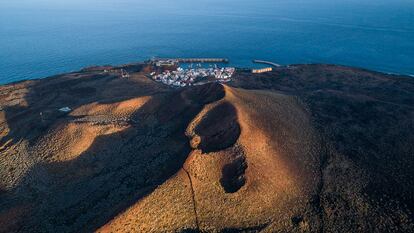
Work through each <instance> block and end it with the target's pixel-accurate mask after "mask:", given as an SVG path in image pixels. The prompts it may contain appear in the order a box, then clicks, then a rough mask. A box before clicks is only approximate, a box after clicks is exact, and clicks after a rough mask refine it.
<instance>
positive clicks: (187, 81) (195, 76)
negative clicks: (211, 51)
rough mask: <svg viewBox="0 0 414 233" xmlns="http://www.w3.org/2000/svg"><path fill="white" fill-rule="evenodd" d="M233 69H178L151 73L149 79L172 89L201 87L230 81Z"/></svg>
mask: <svg viewBox="0 0 414 233" xmlns="http://www.w3.org/2000/svg"><path fill="white" fill-rule="evenodd" d="M235 70H236V69H235V68H233V67H225V68H224V67H223V68H219V67H217V66H216V67H215V68H195V69H191V68H190V69H183V68H181V67H178V68H177V70H173V71H170V70H166V71H163V72H162V73H159V74H157V73H156V72H152V73H151V78H152V79H153V80H155V81H157V82H161V83H164V84H166V85H169V86H174V87H186V86H192V85H201V84H205V83H208V82H220V83H225V82H229V81H231V77H232V76H233V74H234V72H235Z"/></svg>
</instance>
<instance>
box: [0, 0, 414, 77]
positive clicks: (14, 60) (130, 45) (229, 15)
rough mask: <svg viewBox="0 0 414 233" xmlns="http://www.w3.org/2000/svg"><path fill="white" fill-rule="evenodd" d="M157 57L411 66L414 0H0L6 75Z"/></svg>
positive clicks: (0, 51)
mask: <svg viewBox="0 0 414 233" xmlns="http://www.w3.org/2000/svg"><path fill="white" fill-rule="evenodd" d="M151 57H226V58H229V59H230V61H231V65H234V66H237V67H252V66H253V65H252V63H251V60H252V59H263V60H270V61H274V62H276V63H280V64H298V63H331V64H342V65H348V66H357V67H363V68H367V69H372V70H377V71H382V72H390V73H398V74H414V0H150V1H149V0H145V1H143V0H18V1H17V0H0V83H9V82H13V81H19V80H24V79H33V78H42V77H46V76H51V75H55V74H59V73H65V72H70V71H74V70H79V69H80V68H82V67H85V66H91V65H104V64H123V63H128V62H133V61H142V60H146V59H149V58H151Z"/></svg>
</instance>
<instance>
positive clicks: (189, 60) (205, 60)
mask: <svg viewBox="0 0 414 233" xmlns="http://www.w3.org/2000/svg"><path fill="white" fill-rule="evenodd" d="M176 60H177V61H178V62H179V63H229V59H227V58H177V59H176Z"/></svg>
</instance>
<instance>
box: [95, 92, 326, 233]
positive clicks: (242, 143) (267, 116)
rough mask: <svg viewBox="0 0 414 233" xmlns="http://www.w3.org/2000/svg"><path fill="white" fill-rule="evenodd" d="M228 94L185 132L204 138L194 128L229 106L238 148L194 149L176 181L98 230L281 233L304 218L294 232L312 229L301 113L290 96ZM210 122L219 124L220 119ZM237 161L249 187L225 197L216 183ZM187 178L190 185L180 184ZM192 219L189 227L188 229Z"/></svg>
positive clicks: (313, 181) (309, 166)
mask: <svg viewBox="0 0 414 233" xmlns="http://www.w3.org/2000/svg"><path fill="white" fill-rule="evenodd" d="M225 90H226V96H225V98H224V99H222V100H219V101H217V102H213V103H211V104H208V105H206V106H205V107H204V109H203V110H202V111H201V112H200V113H199V114H198V115H197V116H196V117H195V118H194V119H193V121H192V122H191V123H190V124H189V126H188V128H187V133H186V134H187V136H188V137H189V140H192V141H194V140H198V143H200V140H203V138H201V139H200V137H199V136H198V135H197V134H196V132H195V131H196V128H197V126H198V125H199V124H200V123H201V122H202V121H203V120H204V119H206V118H207V116H208V115H209V114H210V112H211V111H213V109H214V108H215V107H217V106H219V105H221V104H223V103H230V104H231V105H233V106H234V107H235V109H236V110H237V122H238V123H239V124H240V127H241V134H240V136H239V139H238V140H237V142H236V144H235V145H233V146H231V147H229V148H227V149H223V150H219V151H216V152H211V153H207V154H205V153H203V152H202V151H201V150H198V149H194V150H193V151H192V152H191V154H190V156H189V157H188V159H187V161H186V162H185V164H184V166H183V168H182V169H181V171H180V172H179V173H178V174H177V175H176V176H174V177H172V178H171V179H169V180H168V181H167V182H166V183H165V184H163V185H161V186H160V187H158V188H157V190H156V191H155V192H153V193H152V194H150V195H149V196H148V197H146V198H145V199H143V200H141V201H139V202H138V203H136V204H135V205H134V206H133V207H131V208H130V209H128V210H127V211H126V212H124V213H123V214H121V215H119V216H117V217H116V218H115V219H114V220H112V221H111V222H110V223H109V224H107V225H106V226H104V227H103V228H102V229H101V230H99V231H100V232H130V231H131V230H132V231H133V230H138V231H139V232H163V231H165V232H174V231H175V230H177V229H183V228H189V229H201V230H202V231H206V232H215V231H220V230H226V229H239V230H240V229H249V228H251V227H258V228H257V229H262V228H265V227H266V226H268V227H269V229H272V230H281V231H283V230H294V229H295V226H294V225H293V224H292V220H291V219H292V218H293V217H295V216H300V218H304V220H302V221H301V222H300V223H299V230H300V229H302V230H304V229H305V230H306V229H308V230H309V228H310V227H309V225H308V222H307V221H309V220H310V218H312V217H315V216H314V215H315V214H316V213H312V212H311V211H310V212H309V210H308V212H307V213H305V212H306V209H308V206H307V202H308V201H309V200H310V199H311V196H312V195H315V194H316V187H317V185H318V182H319V173H318V169H319V167H318V162H319V161H318V159H319V158H318V156H317V154H316V149H317V146H318V142H317V139H316V137H315V135H314V132H313V129H312V127H311V125H310V122H309V119H308V116H307V114H306V111H305V110H304V109H303V108H302V107H301V106H300V105H299V104H298V103H297V102H296V101H295V99H294V98H292V97H289V96H285V95H280V94H274V93H270V92H264V91H246V90H242V89H235V88H230V87H225ZM213 120H214V119H213ZM215 120H217V121H218V122H219V123H220V122H222V120H223V118H219V119H215ZM212 124H213V125H215V123H214V122H213V123H212ZM219 125H220V124H219ZM209 130H211V129H209ZM217 130H219V129H217ZM193 144H194V145H193V147H197V145H198V144H197V142H193ZM241 157H243V158H244V159H245V161H246V163H247V169H246V171H245V175H244V176H245V177H246V183H245V184H244V185H243V186H242V187H241V188H240V189H239V190H238V191H236V192H234V193H227V192H226V191H225V189H224V188H223V186H222V184H221V179H222V176H223V168H224V167H225V166H226V165H228V164H231V163H233V162H234V161H237V160H238V159H240V158H241ZM186 173H188V175H189V177H190V178H191V182H190V181H189V180H188V178H187V179H185V177H186V175H185V174H186ZM184 184H185V189H183V188H184V187H183V185H184ZM191 189H192V190H191ZM184 191H185V193H183V192H184ZM192 192H193V194H192ZM191 195H194V200H195V203H193V202H192V200H191ZM183 203H188V204H187V205H183ZM162 206H163V208H162ZM193 207H194V208H195V212H196V213H195V212H194V211H193V209H192V208H193ZM173 213H174V214H173ZM305 215H308V216H305ZM195 217H197V226H194V224H195V222H194V221H195V220H194V219H195ZM183 218H184V219H183ZM189 219H192V224H187V223H188V222H189ZM131 227H135V229H134V228H131ZM313 227H315V226H313Z"/></svg>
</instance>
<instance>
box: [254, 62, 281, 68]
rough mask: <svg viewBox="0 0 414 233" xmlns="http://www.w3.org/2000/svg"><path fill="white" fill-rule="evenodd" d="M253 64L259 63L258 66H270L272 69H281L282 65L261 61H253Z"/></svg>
mask: <svg viewBox="0 0 414 233" xmlns="http://www.w3.org/2000/svg"><path fill="white" fill-rule="evenodd" d="M253 63H259V64H266V65H271V66H273V67H281V66H282V65H280V64H277V63H274V62H271V61H263V60H253Z"/></svg>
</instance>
